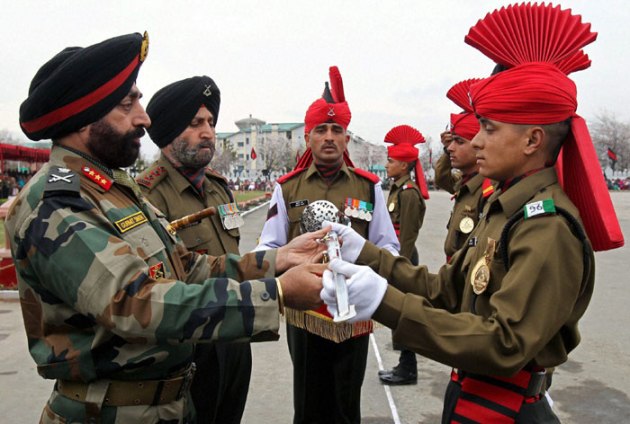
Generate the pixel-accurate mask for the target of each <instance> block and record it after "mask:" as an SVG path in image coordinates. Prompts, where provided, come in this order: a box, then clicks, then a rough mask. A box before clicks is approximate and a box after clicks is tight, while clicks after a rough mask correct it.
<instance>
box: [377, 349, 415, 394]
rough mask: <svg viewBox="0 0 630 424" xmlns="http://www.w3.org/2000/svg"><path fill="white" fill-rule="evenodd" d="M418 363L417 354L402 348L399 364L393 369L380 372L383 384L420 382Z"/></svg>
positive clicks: (379, 376)
mask: <svg viewBox="0 0 630 424" xmlns="http://www.w3.org/2000/svg"><path fill="white" fill-rule="evenodd" d="M417 369H418V364H417V361H416V354H415V353H414V352H412V351H410V350H406V349H402V350H401V352H400V358H399V360H398V365H396V366H395V367H394V368H393V369H391V370H384V371H379V372H378V378H379V380H381V382H382V383H383V384H387V385H392V386H393V385H403V384H416V383H417V382H418V370H417Z"/></svg>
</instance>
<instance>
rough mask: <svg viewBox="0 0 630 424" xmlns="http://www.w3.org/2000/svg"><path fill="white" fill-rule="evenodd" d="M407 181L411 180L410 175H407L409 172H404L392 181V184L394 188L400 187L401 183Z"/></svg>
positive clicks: (403, 183)
mask: <svg viewBox="0 0 630 424" xmlns="http://www.w3.org/2000/svg"><path fill="white" fill-rule="evenodd" d="M407 181H411V175H409V174H405V175H403V176H402V177H399V178H398V179H396V180H395V181H394V183H393V184H392V185H393V186H394V187H395V188H398V187H402V186H403V185H405V183H406V182H407Z"/></svg>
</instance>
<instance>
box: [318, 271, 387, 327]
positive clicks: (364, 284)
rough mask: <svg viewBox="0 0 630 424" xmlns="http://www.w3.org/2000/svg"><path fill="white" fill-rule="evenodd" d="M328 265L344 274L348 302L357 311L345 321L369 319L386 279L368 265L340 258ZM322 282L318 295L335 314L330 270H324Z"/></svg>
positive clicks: (380, 295)
mask: <svg viewBox="0 0 630 424" xmlns="http://www.w3.org/2000/svg"><path fill="white" fill-rule="evenodd" d="M328 267H329V268H330V269H332V270H334V271H335V272H337V273H339V274H343V275H345V276H346V282H347V284H348V298H349V300H350V302H349V303H350V305H354V308H355V310H356V312H357V314H356V316H355V317H353V318H350V319H349V320H348V321H347V322H350V323H353V322H357V321H367V320H369V319H370V318H371V317H372V315H373V314H374V311H376V308H378V305H380V304H381V301H382V300H383V296H385V290H387V280H386V279H384V278H383V277H381V276H380V275H378V274H377V273H375V272H374V271H372V269H371V268H370V267H367V266H360V265H354V264H351V263H348V262H344V261H342V260H341V259H335V260H333V261H332V262H331V263H330V264H328ZM323 284H324V288H323V289H322V291H321V292H320V297H321V298H322V301H324V303H326V306H327V307H328V312H330V314H331V315H332V316H336V313H337V299H336V298H335V281H334V279H333V274H332V272H331V271H329V270H326V271H324V275H323Z"/></svg>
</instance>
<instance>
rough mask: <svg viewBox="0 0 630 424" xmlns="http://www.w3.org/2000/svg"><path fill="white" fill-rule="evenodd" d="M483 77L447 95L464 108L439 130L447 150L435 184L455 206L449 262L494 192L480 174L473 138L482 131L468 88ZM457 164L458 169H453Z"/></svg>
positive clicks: (446, 246)
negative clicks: (471, 104) (471, 103)
mask: <svg viewBox="0 0 630 424" xmlns="http://www.w3.org/2000/svg"><path fill="white" fill-rule="evenodd" d="M479 81H481V80H480V79H469V80H465V81H462V82H459V83H457V84H455V85H454V86H453V87H451V89H450V90H449V91H448V92H447V94H446V96H447V97H448V98H449V99H451V100H452V101H453V102H454V103H455V104H456V105H458V106H460V107H461V108H462V109H463V111H462V112H461V113H457V114H451V129H450V131H445V132H443V133H442V134H440V139H441V141H442V145H443V146H444V154H443V155H442V156H440V159H438V161H437V163H436V165H435V184H436V185H437V186H438V187H440V188H441V189H443V190H446V191H448V192H449V193H451V194H453V200H454V204H453V210H452V211H451V217H450V219H449V221H448V224H447V226H446V228H447V234H446V240H445V241H444V253H446V260H447V262H448V261H450V259H451V257H452V256H453V255H454V254H455V252H457V251H458V250H459V249H461V248H462V246H463V245H464V242H465V241H466V240H467V238H468V236H469V235H470V233H471V232H472V230H473V228H475V226H476V225H477V222H478V221H479V215H480V214H481V211H482V210H483V206H484V204H485V202H486V200H487V199H488V197H490V195H491V194H492V193H493V191H494V188H493V186H492V182H491V181H490V180H489V179H488V178H485V177H483V176H482V175H479V166H478V165H477V158H476V157H475V150H474V149H473V147H472V142H471V141H472V139H473V138H474V137H475V135H476V134H477V132H479V121H478V120H477V117H476V116H475V114H474V113H473V112H472V109H471V108H470V101H469V100H468V88H469V87H470V85H471V84H472V83H475V82H479ZM454 168H455V169H457V171H455V172H454Z"/></svg>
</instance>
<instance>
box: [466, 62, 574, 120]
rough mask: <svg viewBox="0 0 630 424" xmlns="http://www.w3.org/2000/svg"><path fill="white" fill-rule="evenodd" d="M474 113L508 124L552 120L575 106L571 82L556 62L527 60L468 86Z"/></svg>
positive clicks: (568, 114) (564, 116) (570, 113)
mask: <svg viewBox="0 0 630 424" xmlns="http://www.w3.org/2000/svg"><path fill="white" fill-rule="evenodd" d="M470 98H471V102H472V107H473V109H474V111H475V113H476V114H477V115H479V116H482V117H484V118H488V119H492V120H494V121H499V122H506V123H510V124H534V125H542V124H554V123H557V122H562V121H564V120H566V119H568V118H570V117H571V116H573V115H574V114H575V111H576V110H577V89H576V88H575V83H574V82H573V81H571V80H570V79H569V77H567V76H566V75H565V74H564V73H563V72H562V71H560V70H559V69H558V68H557V67H556V66H554V65H552V64H549V63H543V62H531V63H524V64H522V65H518V66H515V67H513V68H511V69H508V70H506V71H503V72H499V73H498V74H496V75H494V76H492V77H489V78H486V79H484V80H482V81H480V82H478V83H476V84H473V85H472V86H471V87H470Z"/></svg>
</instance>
